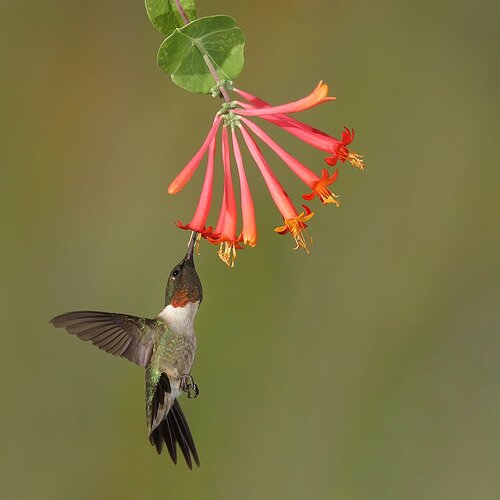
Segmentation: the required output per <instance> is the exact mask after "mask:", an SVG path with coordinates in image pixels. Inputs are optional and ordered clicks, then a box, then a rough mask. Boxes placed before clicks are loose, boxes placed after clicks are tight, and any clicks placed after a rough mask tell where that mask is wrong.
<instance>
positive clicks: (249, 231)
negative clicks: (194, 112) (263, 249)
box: [231, 127, 257, 247]
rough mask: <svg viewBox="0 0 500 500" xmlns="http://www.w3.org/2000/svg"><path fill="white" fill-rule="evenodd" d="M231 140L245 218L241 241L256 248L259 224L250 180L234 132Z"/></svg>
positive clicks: (242, 212) (232, 131) (242, 211)
mask: <svg viewBox="0 0 500 500" xmlns="http://www.w3.org/2000/svg"><path fill="white" fill-rule="evenodd" d="M231 134H232V135H231V138H232V141H233V152H234V158H235V160H236V165H237V167H238V176H239V178H240V191H241V214H242V217H243V230H242V231H241V239H242V240H243V243H244V244H245V245H249V246H251V247H254V246H255V245H256V244H257V224H256V221H255V209H254V206H253V200H252V195H251V193H250V187H249V186H248V180H247V176H246V173H245V167H244V166H243V157H242V156H241V150H240V145H239V143H238V138H237V137H236V133H235V131H234V127H233V129H232V130H231Z"/></svg>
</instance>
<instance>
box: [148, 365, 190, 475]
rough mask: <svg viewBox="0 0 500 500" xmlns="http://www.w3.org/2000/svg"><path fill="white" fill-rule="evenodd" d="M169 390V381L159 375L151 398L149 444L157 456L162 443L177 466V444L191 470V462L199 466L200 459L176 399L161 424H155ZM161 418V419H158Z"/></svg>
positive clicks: (162, 375) (164, 376) (163, 375)
mask: <svg viewBox="0 0 500 500" xmlns="http://www.w3.org/2000/svg"><path fill="white" fill-rule="evenodd" d="M170 392H171V388H170V381H169V379H168V377H167V375H165V374H164V373H162V374H161V376H160V379H159V380H158V383H157V384H156V388H155V394H154V397H153V408H152V410H153V411H152V427H153V428H152V431H151V433H150V434H149V440H150V441H151V444H152V445H154V446H155V447H156V451H157V452H158V454H160V453H161V452H162V449H163V443H165V445H166V446H167V450H168V453H169V455H170V458H171V459H172V462H174V464H177V444H178V445H179V448H180V449H181V452H182V454H183V455H184V459H185V461H186V464H187V466H188V467H189V468H190V469H192V468H193V460H194V462H195V464H196V465H197V466H198V467H199V466H200V459H199V457H198V452H197V451H196V446H195V444H194V440H193V436H192V435H191V431H190V430H189V426H188V423H187V421H186V417H185V416H184V413H183V412H182V409H181V406H180V404H179V402H178V401H177V399H174V400H173V404H172V405H171V407H170V409H168V410H167V412H166V413H165V415H164V417H163V419H162V420H161V422H159V423H156V422H155V421H156V419H157V417H158V414H159V413H160V412H159V410H161V409H162V408H164V403H165V402H166V399H167V398H168V397H172V396H170ZM160 418H161V417H160Z"/></svg>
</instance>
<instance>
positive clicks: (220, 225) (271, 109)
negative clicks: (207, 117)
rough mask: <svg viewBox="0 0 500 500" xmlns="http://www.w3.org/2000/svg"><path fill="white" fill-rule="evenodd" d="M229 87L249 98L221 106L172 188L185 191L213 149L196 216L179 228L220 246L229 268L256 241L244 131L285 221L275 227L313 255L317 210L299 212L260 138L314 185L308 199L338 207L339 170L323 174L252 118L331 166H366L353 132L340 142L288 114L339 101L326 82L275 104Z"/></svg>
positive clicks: (171, 192)
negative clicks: (218, 164)
mask: <svg viewBox="0 0 500 500" xmlns="http://www.w3.org/2000/svg"><path fill="white" fill-rule="evenodd" d="M227 89H228V90H234V91H235V92H236V93H237V94H238V95H239V96H241V97H242V98H243V99H244V101H232V102H226V103H224V104H223V105H222V108H221V109H220V111H218V112H217V114H216V115H215V117H214V120H213V122H212V126H211V128H210V131H209V132H208V134H207V136H206V138H205V141H204V142H203V144H202V146H201V148H200V149H199V150H198V152H197V153H196V154H195V155H194V156H193V158H192V159H191V160H190V161H189V162H188V164H187V165H186V166H185V167H184V169H183V170H182V171H181V172H180V173H179V174H178V175H177V177H176V178H175V179H174V180H173V182H172V183H171V184H170V186H169V187H168V192H169V193H170V194H175V193H178V192H179V191H181V190H182V189H183V188H184V186H185V185H186V184H187V183H188V182H189V180H190V179H191V177H192V176H193V175H194V173H195V172H196V170H197V169H198V167H199V165H200V164H201V161H202V159H203V157H204V156H205V155H206V154H207V152H208V159H207V167H206V172H205V178H204V181H203V187H202V190H201V194H200V198H199V201H198V205H197V207H196V210H195V213H194V216H193V218H192V219H191V222H189V223H188V224H186V225H184V224H182V223H181V222H180V221H178V222H177V226H178V227H180V228H181V229H189V230H191V231H194V232H197V233H199V234H200V235H201V236H202V237H203V238H205V239H206V240H207V241H209V242H210V243H213V244H215V245H218V246H219V251H218V255H219V257H220V258H221V259H222V260H223V261H224V262H225V263H226V264H227V266H228V267H233V266H234V261H235V259H236V251H237V250H238V249H241V248H243V245H246V246H251V247H253V246H255V245H256V244H257V223H256V217H255V207H254V203H253V199H252V195H251V192H250V186H249V183H248V179H247V175H246V172H245V166H244V163H243V156H242V151H241V149H240V143H239V138H238V136H239V134H241V137H242V138H243V140H244V143H245V145H246V146H247V149H248V151H249V152H250V155H251V157H252V158H253V160H254V162H255V164H256V166H257V169H258V170H259V171H260V173H261V175H262V177H263V179H264V183H265V184H266V186H267V189H268V191H269V194H270V195H271V198H272V200H273V202H274V204H275V205H276V207H277V209H278V211H279V213H280V214H281V217H282V219H283V224H282V225H279V226H278V227H275V229H274V231H275V232H276V233H278V234H287V233H290V234H291V235H292V237H293V238H294V240H295V249H297V248H303V249H304V250H305V251H306V252H307V253H309V248H308V243H312V239H311V238H310V236H309V234H308V233H307V224H308V223H309V221H310V220H311V218H312V217H313V215H314V212H312V211H311V210H310V209H309V208H308V207H306V206H305V205H302V206H303V208H304V210H303V211H301V212H300V213H299V212H298V211H297V209H296V208H295V205H294V204H293V202H292V200H291V199H290V197H289V196H288V194H287V192H286V191H285V189H284V188H283V186H282V185H281V183H280V181H279V180H278V178H277V177H276V175H275V173H274V172H273V171H272V170H271V167H270V166H269V164H268V162H267V161H266V159H265V158H264V155H263V154H262V151H261V149H260V147H259V145H258V144H257V142H256V139H258V140H259V141H262V142H263V143H264V144H266V146H268V147H269V148H270V149H272V150H273V152H274V153H275V154H276V155H277V156H278V157H279V158H280V159H281V160H282V161H283V162H284V163H285V164H286V165H287V167H288V168H289V169H290V170H291V171H292V172H293V173H294V174H295V175H296V176H297V177H298V178H299V179H300V180H301V181H302V182H303V183H304V184H305V185H306V186H307V187H308V188H309V190H310V192H308V193H307V194H304V195H303V198H304V199H306V200H312V199H314V198H315V197H317V198H318V199H319V200H320V201H321V203H323V204H325V205H326V204H334V205H337V206H338V205H339V201H338V200H337V198H338V196H337V195H336V194H335V193H333V192H332V191H331V190H330V188H329V186H330V185H331V184H333V183H334V182H335V181H336V180H337V177H338V170H335V171H334V172H333V173H332V174H331V175H330V173H329V171H328V170H327V169H326V168H324V169H322V171H321V176H319V175H318V174H316V172H314V171H313V170H311V169H310V168H308V167H306V166H305V165H304V164H302V163H301V162H300V161H299V160H297V158H295V157H293V156H292V155H291V154H290V153H288V152H287V151H285V150H284V149H283V148H282V147H281V146H280V145H278V144H277V143H276V142H275V141H274V140H273V139H272V138H271V137H270V136H269V135H268V134H267V133H266V132H265V131H264V130H263V129H262V128H261V127H259V126H258V125H257V124H255V123H254V122H253V121H252V120H251V119H250V118H251V117H259V118H262V119H264V120H266V121H268V122H270V123H273V124H275V125H277V126H279V127H280V128H282V129H283V130H285V131H287V132H289V133H290V134H292V135H294V136H296V137H298V138H299V139H301V140H302V141H303V142H305V143H307V144H309V145H311V146H313V147H315V148H316V149H319V150H322V151H326V152H327V153H328V154H329V155H330V156H329V157H328V158H325V161H326V162H327V163H328V164H329V165H335V164H336V163H337V161H338V160H340V161H341V162H344V161H346V160H348V161H350V162H351V163H352V164H353V165H355V166H357V167H358V168H360V169H363V168H364V165H363V160H362V157H361V156H360V155H357V154H356V153H352V152H351V151H349V149H348V147H347V146H348V145H349V144H350V143H351V142H352V140H353V138H354V130H353V131H351V130H349V129H347V128H346V129H344V131H343V132H342V140H338V139H336V138H335V137H332V136H330V135H328V134H326V133H325V132H322V131H321V130H318V129H316V128H313V127H311V126H310V125H307V124H305V123H302V122H300V121H298V120H295V119H294V118H291V117H290V116H289V113H296V112H300V111H304V110H307V109H310V108H312V107H314V106H318V105H319V104H323V103H325V102H328V101H331V100H333V99H335V98H334V97H329V96H328V86H327V85H326V84H324V83H323V82H319V84H318V85H317V86H316V88H315V89H314V90H313V92H311V94H309V95H308V96H306V97H304V98H303V99H299V100H297V101H293V102H290V103H287V104H282V105H279V106H271V105H270V104H268V103H267V102H266V101H263V100H262V99H259V98H258V97H255V96H253V95H251V94H249V93H247V92H244V91H242V90H239V89H236V88H233V87H232V86H229V87H227ZM221 125H222V133H221V144H222V147H221V157H222V167H223V183H224V189H223V194H222V204H221V208H220V212H219V216H218V220H217V224H216V225H215V228H214V229H212V226H209V225H207V220H208V217H209V212H210V209H211V202H212V193H213V181H214V170H215V158H216V149H217V146H216V143H217V141H218V139H217V134H218V130H219V128H221ZM229 126H230V127H231V134H230V136H229V133H228V127H229ZM238 130H239V133H238ZM231 148H232V153H233V156H234V159H235V163H236V167H237V172H238V179H239V188H240V189H239V192H240V204H241V216H242V223H241V230H240V232H238V230H237V226H238V208H237V204H236V198H235V192H234V185H233V178H232V172H231Z"/></svg>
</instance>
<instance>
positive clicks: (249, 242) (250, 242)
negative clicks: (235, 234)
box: [241, 235, 257, 247]
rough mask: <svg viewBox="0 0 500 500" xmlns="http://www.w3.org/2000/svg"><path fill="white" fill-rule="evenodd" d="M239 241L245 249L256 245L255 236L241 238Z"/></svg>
mask: <svg viewBox="0 0 500 500" xmlns="http://www.w3.org/2000/svg"><path fill="white" fill-rule="evenodd" d="M241 241H243V243H244V244H245V245H246V246H247V247H254V246H255V245H257V235H252V236H241Z"/></svg>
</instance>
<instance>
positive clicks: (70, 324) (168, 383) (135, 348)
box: [50, 234, 203, 469]
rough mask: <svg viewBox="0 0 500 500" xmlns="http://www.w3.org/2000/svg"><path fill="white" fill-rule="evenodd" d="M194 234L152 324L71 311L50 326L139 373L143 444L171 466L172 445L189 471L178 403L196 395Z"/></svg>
mask: <svg viewBox="0 0 500 500" xmlns="http://www.w3.org/2000/svg"><path fill="white" fill-rule="evenodd" d="M195 241H196V237H195V234H193V235H192V238H191V240H190V242H189V246H188V251H187V253H186V256H185V257H184V259H182V261H181V262H180V263H179V264H177V265H176V266H175V267H174V268H173V269H172V271H171V272H170V274H169V277H168V280H167V285H166V290H165V307H164V308H163V310H162V311H161V312H160V313H159V314H158V315H157V316H156V317H155V318H151V319H150V318H140V317H137V316H130V315H128V314H119V313H109V312H101V311H74V312H68V313H66V314H61V315H60V316H56V317H55V318H53V319H52V320H51V321H50V322H51V323H52V324H53V325H54V326H55V327H56V328H65V329H66V331H67V332H68V333H70V334H72V335H76V336H77V337H78V338H79V339H81V340H84V341H86V342H91V343H92V344H94V345H96V346H97V347H98V348H99V349H102V350H103V351H106V352H108V353H110V354H113V355H115V356H121V357H122V358H126V359H128V360H129V361H132V362H133V363H136V364H137V365H139V366H142V367H144V368H145V374H146V391H145V393H146V394H145V396H146V418H147V429H148V436H149V440H150V442H151V444H152V445H154V446H155V447H156V451H157V452H158V454H160V453H161V452H162V449H163V444H165V445H166V448H167V450H168V452H169V454H170V457H171V459H172V461H173V462H174V464H176V463H177V445H179V448H180V450H181V452H182V454H183V456H184V459H185V461H186V464H187V466H188V467H189V469H192V467H193V461H194V463H195V464H196V465H197V466H198V467H199V466H200V459H199V457H198V452H197V451H196V446H195V444H194V440H193V437H192V435H191V431H190V430H189V426H188V424H187V421H186V418H185V416H184V413H183V412H182V410H181V407H180V405H179V402H178V398H179V396H180V395H181V394H182V392H186V393H187V396H188V398H191V397H196V396H198V393H199V389H198V386H197V385H196V384H195V382H194V379H193V377H192V376H191V374H190V371H191V368H192V366H193V361H194V357H195V352H196V336H195V333H194V328H193V323H194V318H195V316H196V313H197V311H198V307H199V306H200V304H201V301H202V299H203V289H202V286H201V281H200V278H199V276H198V273H197V272H196V269H195V265H194V256H193V253H194V246H195Z"/></svg>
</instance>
